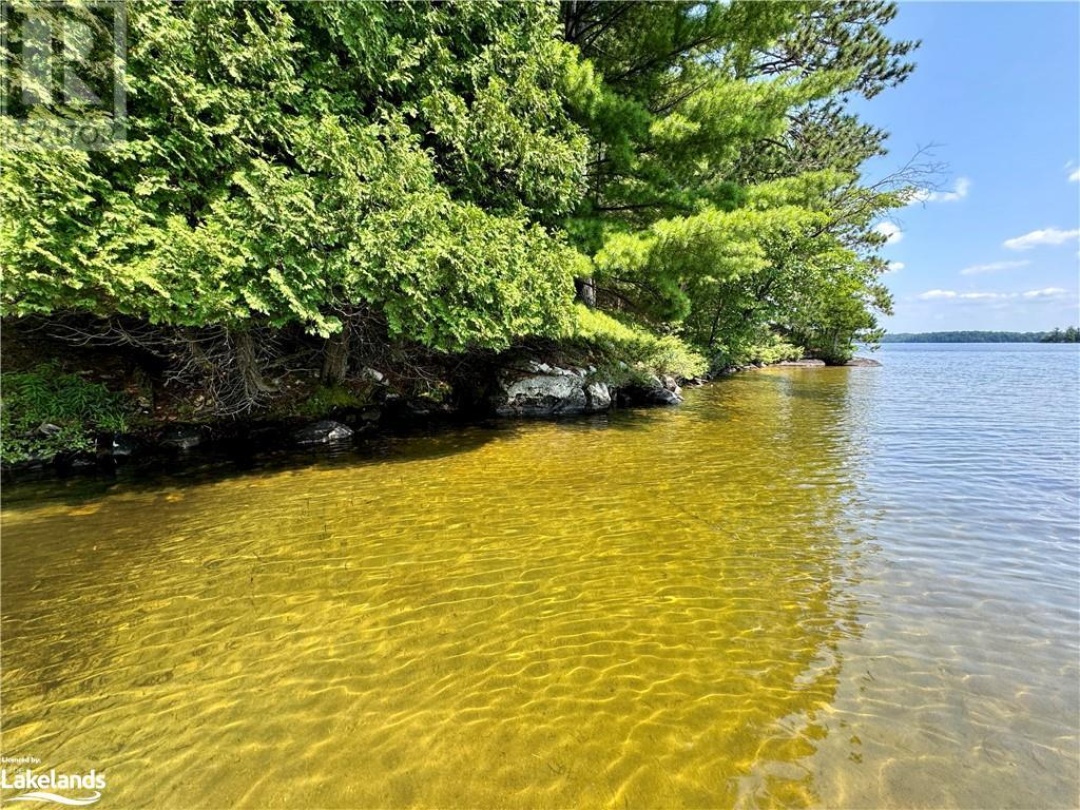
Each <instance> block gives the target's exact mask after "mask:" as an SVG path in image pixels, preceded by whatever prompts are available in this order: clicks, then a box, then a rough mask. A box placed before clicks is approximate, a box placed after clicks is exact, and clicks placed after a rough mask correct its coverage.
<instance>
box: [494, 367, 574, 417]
mask: <svg viewBox="0 0 1080 810" xmlns="http://www.w3.org/2000/svg"><path fill="white" fill-rule="evenodd" d="M552 372H553V373H551V374H530V375H529V376H527V377H521V378H519V379H517V380H513V381H510V380H504V381H503V383H502V385H501V386H500V389H499V392H498V394H497V399H496V402H495V412H496V413H497V414H498V415H499V416H565V415H569V414H575V413H585V411H586V409H587V408H588V404H589V403H588V400H587V398H586V396H585V389H584V387H583V385H582V383H583V380H582V379H581V378H580V377H578V376H577V375H576V374H573V373H572V372H571V373H566V372H565V371H563V370H562V369H552ZM557 372H563V373H557Z"/></svg>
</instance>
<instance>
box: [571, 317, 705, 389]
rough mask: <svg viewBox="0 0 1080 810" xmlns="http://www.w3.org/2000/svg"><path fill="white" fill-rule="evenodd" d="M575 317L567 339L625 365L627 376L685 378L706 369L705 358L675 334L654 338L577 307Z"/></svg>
mask: <svg viewBox="0 0 1080 810" xmlns="http://www.w3.org/2000/svg"><path fill="white" fill-rule="evenodd" d="M575 315H576V317H575V318H574V323H573V325H572V327H571V334H570V335H568V337H570V338H571V339H572V340H575V341H578V342H579V343H584V344H587V345H589V346H591V347H594V348H597V349H599V350H600V351H601V352H602V353H603V354H604V355H605V357H606V358H607V359H608V360H609V361H611V362H614V363H615V364H618V363H619V362H622V363H625V364H626V365H627V367H628V368H629V370H630V376H631V377H633V376H634V372H636V373H637V374H638V375H642V374H643V375H645V376H648V375H649V374H661V375H662V374H670V375H671V376H673V377H679V378H682V379H687V378H690V377H696V376H698V375H699V374H703V373H704V372H705V370H706V369H707V368H708V363H707V362H706V360H705V358H704V357H702V356H701V355H700V354H698V353H697V352H695V351H694V350H693V349H691V348H690V347H689V346H687V345H686V344H685V343H684V342H683V341H682V340H680V339H679V338H678V337H677V336H675V335H654V334H651V333H649V332H646V331H645V330H644V329H641V328H639V327H635V326H630V325H628V324H625V323H623V322H622V321H619V320H617V319H615V318H613V317H612V316H610V315H607V314H605V313H603V312H599V311H597V310H595V309H588V308H586V307H584V306H581V305H578V306H577V307H576V308H575ZM612 382H619V380H612Z"/></svg>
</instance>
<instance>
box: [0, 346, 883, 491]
mask: <svg viewBox="0 0 1080 810" xmlns="http://www.w3.org/2000/svg"><path fill="white" fill-rule="evenodd" d="M843 365H844V366H847V367H852V368H874V367H878V366H880V365H881V364H880V363H879V362H878V361H877V360H873V359H871V358H867V357H853V358H851V359H850V360H848V361H847V362H846V363H844V364H843ZM826 367H827V364H826V363H825V361H823V360H818V359H808V358H801V357H790V356H787V357H782V358H780V359H772V360H770V361H768V362H765V361H763V360H761V359H754V360H752V361H750V362H748V363H746V364H745V365H738V366H728V367H726V368H724V369H721V370H720V371H719V372H717V373H715V374H713V373H708V374H706V375H704V376H700V377H694V378H691V379H684V378H674V377H671V376H668V375H665V376H664V377H662V378H660V377H654V376H651V377H643V376H640V375H632V374H631V375H628V376H626V377H625V378H624V379H625V380H626V382H625V383H624V384H622V385H620V386H615V385H610V384H608V383H605V382H603V381H601V380H600V379H599V378H598V377H597V376H596V371H597V369H596V368H595V367H586V368H582V367H575V366H569V367H565V368H564V367H560V366H553V365H549V364H547V363H540V362H536V361H533V360H530V361H524V362H522V363H519V364H517V365H516V366H513V367H509V368H507V367H502V368H501V369H500V370H499V371H498V373H497V374H496V376H493V377H492V378H491V379H490V380H489V385H490V386H491V387H490V388H489V389H488V392H487V395H486V398H485V399H484V400H483V401H482V402H480V403H479V404H478V403H476V402H470V403H467V404H463V403H462V402H460V401H458V402H455V401H454V400H452V399H447V400H445V401H442V402H438V401H434V400H432V399H430V398H414V399H406V398H404V397H403V396H402V395H401V394H400V393H399V392H396V391H395V390H393V387H392V385H391V384H390V383H389V380H388V379H387V378H386V377H385V375H382V374H381V373H379V372H377V371H375V370H374V369H369V370H368V374H369V378H370V379H371V380H373V381H375V382H376V383H377V384H376V386H375V387H374V390H373V391H372V392H371V393H370V394H369V397H368V399H367V401H366V402H365V403H358V402H351V403H344V396H343V397H342V402H343V403H344V404H339V405H336V406H331V407H329V409H328V410H326V411H323V410H321V409H320V411H318V412H316V413H314V414H312V415H309V416H307V417H305V416H304V415H303V414H300V413H296V412H294V411H291V410H285V411H278V412H272V413H268V414H260V415H256V416H251V417H249V418H246V419H244V418H239V419H237V418H234V419H229V420H219V421H216V422H207V421H203V422H188V421H182V420H178V419H177V418H175V417H173V418H160V417H159V418H158V419H154V420H151V419H136V420H129V419H128V418H127V415H126V414H125V413H124V411H123V406H122V401H121V400H120V399H119V398H116V397H113V396H111V395H110V394H109V392H108V389H107V388H105V387H104V386H103V385H100V384H93V383H88V382H86V381H85V380H84V379H83V378H82V377H80V376H78V375H73V374H64V373H62V372H60V371H59V368H58V367H57V366H55V365H53V366H50V367H48V368H47V373H44V374H40V375H18V374H16V375H12V376H13V377H15V378H17V379H16V382H15V385H16V386H22V387H26V386H27V385H28V383H27V381H26V378H28V377H33V379H32V381H31V382H30V383H29V385H30V386H39V387H42V388H48V387H50V386H51V387H52V389H53V393H52V394H51V396H52V397H53V398H55V399H60V400H65V399H66V400H75V401H77V402H81V403H85V406H86V407H87V408H89V409H90V411H91V412H92V413H93V416H92V417H90V418H88V417H85V416H84V417H82V418H81V419H76V420H72V419H67V420H65V419H62V418H61V419H56V420H55V421H56V422H61V423H64V424H54V423H53V422H49V421H47V419H46V420H45V421H42V423H41V424H40V426H39V427H38V428H37V429H34V430H30V431H28V433H29V434H30V435H31V438H32V439H33V441H34V444H33V445H32V446H31V449H29V451H27V450H23V453H24V455H25V456H29V457H17V458H16V459H15V460H14V461H9V460H7V459H4V460H3V461H2V463H0V474H2V476H3V479H4V481H5V482H15V481H27V480H28V481H34V480H41V479H46V478H52V477H62V478H63V477H68V476H71V475H98V474H104V475H111V474H114V473H115V472H116V471H117V469H118V468H121V467H125V466H136V467H137V466H143V467H145V468H147V469H154V468H168V469H178V468H183V467H185V466H190V465H195V464H199V463H203V462H205V461H207V460H217V461H222V460H225V461H252V460H254V459H256V458H264V459H268V458H270V457H274V456H278V457H280V456H283V455H296V454H300V453H304V452H305V451H311V450H318V449H319V448H322V449H326V450H330V451H334V452H336V451H341V450H347V449H349V448H352V447H355V446H357V443H358V442H367V441H372V440H376V439H380V438H385V437H388V436H395V435H408V434H410V433H414V432H416V431H417V430H431V429H441V428H449V427H453V426H465V425H476V424H482V423H484V422H485V421H488V420H490V419H492V418H509V419H536V418H540V419H560V418H568V417H578V416H583V415H589V414H601V413H607V412H610V411H613V410H618V409H625V408H647V407H655V406H674V405H680V404H681V403H682V389H683V387H684V386H687V387H699V386H702V385H706V384H709V383H713V382H719V381H721V380H722V379H724V378H726V377H730V376H732V375H734V374H740V373H745V372H750V371H756V370H760V369H767V368H800V369H818V368H826ZM19 378H21V379H19ZM9 392H10V387H9ZM56 392H60V393H59V394H57V393H56ZM21 395H22V393H21V392H20V394H17V395H16V396H21ZM53 413H55V411H54V412H53ZM41 416H42V414H35V416H34V419H37V418H39V417H41ZM316 416H317V417H318V418H315V417H316ZM73 424H77V425H78V427H77V428H75V429H74V430H73V428H72V425H73ZM9 441H10V439H9Z"/></svg>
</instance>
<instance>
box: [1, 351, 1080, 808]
mask: <svg viewBox="0 0 1080 810" xmlns="http://www.w3.org/2000/svg"><path fill="white" fill-rule="evenodd" d="M890 379H894V377H890V376H889V369H852V370H843V369H840V370H816V371H800V370H784V371H779V370H777V371H770V372H766V373H758V374H752V375H746V376H744V377H740V378H738V379H735V380H731V381H727V382H725V383H723V384H720V385H716V386H711V387H709V388H706V389H702V390H699V391H694V392H690V397H689V399H688V402H687V405H686V406H684V407H683V408H681V409H678V410H658V411H648V412H641V413H634V414H625V413H620V414H615V415H612V416H611V417H610V418H602V419H593V420H587V421H582V422H565V423H542V424H528V425H509V426H508V425H502V426H498V427H495V428H473V429H469V430H463V431H455V432H449V433H444V434H440V435H438V436H434V437H428V438H420V439H416V438H414V439H408V440H398V441H394V442H391V443H390V444H389V446H388V447H387V448H385V453H384V457H383V458H382V459H381V460H380V461H378V462H377V463H375V462H369V461H364V460H363V459H359V458H357V459H338V460H336V461H335V462H334V463H329V464H324V465H316V466H308V467H304V468H293V469H264V470H261V471H253V472H249V473H247V474H245V475H236V476H231V477H228V476H217V477H214V476H206V477H205V478H204V479H202V480H199V481H192V480H186V479H185V480H172V479H161V480H159V481H157V482H155V483H153V484H148V485H141V486H136V485H131V484H114V485H112V486H109V487H107V491H102V490H103V489H106V487H104V486H103V485H102V486H97V485H92V484H80V485H75V486H73V487H71V488H65V490H64V491H63V492H62V493H53V497H49V498H45V499H43V498H41V497H40V493H41V492H42V490H41V489H40V488H39V489H35V490H21V491H20V490H13V491H11V492H9V493H6V503H5V512H4V516H3V529H4V534H3V567H2V570H0V575H2V586H3V623H2V630H3V641H4V647H3V664H4V666H3V673H2V690H3V692H2V694H3V721H4V736H3V752H4V754H5V755H8V756H16V755H32V756H36V757H39V758H40V759H41V760H42V765H43V767H55V768H57V769H65V768H66V769H68V770H71V771H80V770H82V771H85V770H88V769H89V768H97V769H98V770H99V771H104V772H105V773H106V775H107V776H108V780H109V782H108V787H107V789H106V790H105V791H104V793H105V798H104V799H103V800H102V805H101V806H103V807H104V806H111V807H123V808H127V807H156V808H223V807H231V806H236V807H250V808H271V807H287V808H294V807H327V808H329V807H407V806H422V807H485V806H486V807H492V806H500V807H502V806H514V807H568V806H574V807H577V806H581V807H590V806H591V807H608V806H614V805H618V806H647V807H723V806H770V805H783V806H808V805H827V806H840V805H848V806H867V805H873V806H887V805H893V806H919V805H928V806H929V805H933V806H941V805H944V804H948V805H953V806H975V805H979V804H982V805H983V806H990V805H994V804H998V803H1000V801H1002V798H1001V797H1006V798H1013V797H1017V796H1019V797H1023V796H1027V797H1028V799H1029V800H1028V801H1022V802H1020V803H1021V804H1029V805H1030V804H1036V805H1039V806H1071V805H1073V804H1075V802H1076V785H1077V765H1076V750H1077V749H1076V745H1077V742H1076V740H1077V735H1076V721H1075V717H1076V694H1075V693H1076V684H1077V677H1076V667H1075V659H1076V646H1075V640H1076V626H1075V625H1076V615H1077V613H1076V603H1075V600H1072V601H1070V599H1069V596H1068V588H1069V587H1070V586H1069V580H1067V579H1066V580H1061V579H1060V576H1061V575H1060V574H1059V579H1053V577H1052V576H1051V580H1052V581H1049V582H1044V583H1043V584H1044V585H1045V588H1044V587H1043V585H1040V586H1039V588H1038V590H1039V593H1038V594H1033V595H1032V596H1031V599H1030V600H1025V601H1024V605H1025V610H1027V611H1028V613H1027V614H1026V615H1020V614H1018V613H1017V611H1016V609H1015V607H1016V605H1015V598H1016V597H1015V594H1014V593H1013V590H1015V591H1016V593H1021V592H1022V589H1020V588H1017V589H1012V588H1010V587H1007V586H1003V585H1002V584H1001V582H1002V581H1003V580H1002V578H1000V577H999V578H997V579H996V580H995V581H989V582H988V581H986V580H984V579H980V576H981V574H980V571H979V570H978V566H979V565H980V562H979V561H980V559H983V558H984V557H985V554H987V553H989V552H988V551H987V549H988V548H990V547H991V546H993V542H992V538H991V539H990V540H987V538H986V537H985V536H984V534H982V533H981V528H980V527H981V526H982V524H981V523H979V522H978V515H976V516H975V517H974V518H973V519H972V521H971V522H968V523H964V524H963V525H962V527H961V526H959V525H958V526H957V527H953V528H945V527H944V526H943V525H936V529H934V531H936V532H937V534H936V535H935V539H934V540H933V542H931V540H930V538H929V537H927V538H926V543H925V544H924V545H925V549H924V550H923V551H919V549H920V548H923V547H922V546H920V543H922V539H920V538H919V537H917V536H916V535H917V534H918V532H923V531H926V530H928V529H929V528H933V527H934V526H935V521H937V522H940V521H948V520H949V519H951V517H952V516H951V515H950V514H948V513H947V512H941V513H937V514H936V517H935V513H934V511H933V510H935V509H937V508H938V507H937V506H936V505H935V499H934V498H933V497H932V495H933V493H926V492H922V491H918V492H917V494H918V495H919V499H920V500H921V503H919V502H915V503H912V502H910V501H909V500H905V497H904V496H903V494H902V493H900V494H896V493H895V492H894V493H893V494H890V495H888V497H886V494H885V492H884V491H885V489H890V488H893V489H895V487H894V486H893V485H896V484H898V483H900V482H901V479H902V475H901V474H900V473H896V472H895V471H896V470H898V469H899V467H900V466H902V465H898V463H897V459H895V458H891V457H890V454H891V453H893V450H892V449H891V448H892V447H893V446H894V445H893V444H892V443H891V442H892V439H891V438H890V436H888V435H884V434H883V433H882V431H881V430H880V429H878V426H877V425H876V424H875V421H874V420H876V419H880V418H881V417H880V416H879V414H880V413H882V408H884V407H886V406H884V405H882V402H883V401H884V400H888V399H889V398H890V396H891V393H890V390H891V389H890V386H891V385H892V384H891V383H890ZM894 416H895V415H890V417H889V418H893V417H894ZM911 429H912V431H915V430H916V428H915V427H912V428H911ZM900 444H903V443H900ZM897 446H900V445H897ZM905 452H906V451H905ZM927 452H928V453H930V452H932V450H930V449H928V450H927ZM884 462H887V465H886V466H887V468H888V469H890V470H893V471H894V473H887V472H886V473H883V472H882V471H881V466H882V464H883V463H884ZM1074 466H1075V465H1074ZM908 472H910V469H909V468H907V467H904V468H903V470H901V473H903V474H905V475H906V474H907V473H908ZM890 476H891V477H890ZM931 478H932V476H931ZM919 480H922V479H919ZM913 486H914V485H913ZM915 488H916V490H918V487H915ZM938 494H939V495H940V494H941V493H938ZM1070 504H1071V502H1068V503H1066V504H1065V506H1066V510H1065V519H1066V520H1067V518H1068V508H1069V507H1070ZM978 508H979V509H981V508H982V507H981V506H979V507H978ZM927 510H930V511H929V512H928V511H927ZM1060 515H1061V510H1060V509H1059V510H1058V511H1056V512H1055V510H1054V508H1053V507H1047V509H1046V510H1044V511H1041V512H1040V511H1038V510H1028V513H1026V514H1023V515H1014V518H1015V521H1016V522H1017V523H1018V524H1022V525H1023V528H1022V529H1021V528H1016V527H1013V528H1005V527H1002V526H1000V525H999V524H997V526H998V529H999V530H998V532H997V534H998V537H999V538H1001V537H1002V536H1004V535H1005V534H1008V536H1009V541H1008V542H1009V544H1010V545H1009V548H1012V549H1014V551H1011V552H1009V553H1008V554H1009V555H1012V556H1016V555H1024V554H1026V555H1028V557H1029V558H1034V556H1035V555H1039V554H1042V553H1043V552H1042V550H1040V549H1037V548H1032V547H1031V544H1030V543H1028V547H1027V548H1026V549H1025V550H1022V551H1021V550H1016V549H1024V541H1023V538H1024V537H1028V539H1029V540H1036V539H1037V540H1040V541H1042V540H1044V539H1045V538H1047V537H1050V536H1051V535H1053V536H1054V537H1055V538H1056V541H1055V542H1058V543H1059V544H1060V545H1061V547H1062V548H1063V549H1065V550H1066V551H1068V550H1069V549H1072V550H1073V551H1075V537H1074V536H1073V535H1070V534H1069V533H1068V530H1067V529H1066V530H1064V531H1063V530H1062V529H1061V521H1062V518H1061V516H1060ZM1039 520H1043V521H1044V522H1043V523H1039V522H1037V521H1039ZM1033 521H1034V522H1033ZM1055 521H1057V522H1056V523H1055ZM951 531H955V532H966V533H968V534H970V535H971V536H967V535H965V536H963V537H961V538H959V539H958V541H957V542H958V543H960V544H961V545H962V546H963V549H964V550H962V551H959V552H955V554H954V556H953V558H952V561H951V562H950V561H948V560H945V559H944V558H943V557H942V555H940V554H937V555H935V553H934V552H933V548H934V546H933V543H939V545H940V540H941V534H942V532H946V533H947V532H951ZM1025 532H1026V533H1027V534H1025ZM976 535H977V537H976ZM980 543H982V544H983V545H979V544H980ZM987 544H989V545H987ZM1070 544H1071V545H1070ZM975 548H978V554H976V553H975V551H974V550H973V549H975ZM920 555H921V556H920ZM1006 556H1008V555H1006ZM969 558H970V559H969ZM1025 560H1028V558H1024V559H1021V560H1019V561H1015V563H1013V562H1010V563H1009V565H1010V566H1011V567H1010V568H1009V571H1008V573H1007V576H1014V575H1015V576H1016V577H1020V578H1021V579H1022V578H1023V577H1024V576H1026V575H1028V574H1030V573H1031V571H1030V570H1029V571H1028V572H1027V574H1025V573H1024V571H1023V570H1022V569H1023V567H1024V565H1025ZM1028 562H1030V560H1028ZM950 566H953V567H950ZM984 567H986V566H984ZM1029 568H1030V566H1029ZM1031 570H1034V571H1035V572H1036V573H1037V574H1039V575H1040V576H1041V575H1042V573H1045V572H1040V571H1039V570H1038V568H1037V565H1036V568H1034V569H1031ZM1003 576H1005V575H1003ZM1007 576H1006V577H1005V578H1006V579H1007ZM1044 579H1045V577H1044ZM980 589H981V590H980ZM1055 589H1057V590H1055ZM931 591H932V592H931ZM973 600H974V601H973ZM1053 616H1056V617H1057V619H1056V622H1057V623H1056V624H1053V623H1051V617H1053ZM1032 625H1034V626H1035V629H1034V630H1033V627H1032ZM1063 645H1072V646H1063ZM1003 662H1008V664H1007V665H1006V664H1004V663H1003ZM1006 709H1007V711H1006ZM1070 710H1071V711H1072V714H1069V713H1068V712H1069V711H1070ZM1014 786H1015V787H1014ZM1010 790H1012V791H1013V792H1012V793H1009V792H1008V791H1010ZM950 791H951V792H950ZM1002 791H1005V792H1004V793H1003V792H1002ZM1025 791H1026V792H1025ZM106 802H107V803H108V804H107V805H106Z"/></svg>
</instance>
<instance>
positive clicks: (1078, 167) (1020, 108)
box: [858, 2, 1080, 332]
mask: <svg viewBox="0 0 1080 810" xmlns="http://www.w3.org/2000/svg"><path fill="white" fill-rule="evenodd" d="M888 32H889V34H890V36H891V37H892V38H893V39H921V40H922V41H923V45H922V47H921V48H919V50H918V51H917V52H916V53H915V61H916V63H917V64H918V67H917V68H916V70H915V72H914V74H912V76H911V77H910V78H909V79H908V80H907V81H906V82H905V83H904V84H902V85H900V87H897V88H892V89H890V90H886V91H884V92H883V93H881V94H880V95H878V96H877V97H876V98H874V99H872V100H871V101H869V102H867V103H865V104H862V103H860V105H859V107H858V109H859V111H860V113H861V115H862V116H863V117H864V118H865V119H866V120H868V121H870V122H871V123H873V124H875V125H877V126H881V127H883V128H885V129H886V130H888V131H889V132H891V133H892V137H891V138H890V139H889V141H888V147H889V150H890V153H889V155H888V156H887V157H886V158H882V159H878V160H875V161H874V162H872V163H871V164H869V165H868V166H867V172H866V174H867V176H868V178H870V179H877V178H878V177H880V176H881V175H883V174H887V173H888V172H889V171H891V170H894V169H896V168H899V167H900V166H902V165H903V164H904V163H905V162H906V161H907V160H908V159H909V158H910V157H912V156H913V155H914V154H915V153H916V152H917V150H918V149H919V148H920V147H924V146H927V145H930V144H934V145H935V148H934V159H935V160H937V161H940V162H942V163H944V164H947V169H946V171H945V172H944V173H943V174H942V175H941V176H940V177H939V178H938V180H937V185H936V187H937V188H938V193H937V194H932V195H930V197H929V199H927V200H925V201H924V202H922V203H916V204H913V205H909V206H908V207H906V208H904V209H903V210H901V211H898V212H896V213H895V215H894V217H893V218H892V221H891V222H890V223H888V224H887V225H884V226H883V227H885V228H895V229H898V230H897V231H896V235H895V236H894V237H893V240H894V241H891V242H890V243H889V244H887V245H886V246H885V247H884V249H883V253H884V255H885V256H886V257H887V258H888V259H889V260H890V261H891V262H892V263H893V266H894V267H895V268H896V269H894V270H893V271H892V272H890V273H889V274H888V275H886V276H885V281H886V283H887V284H888V286H889V288H890V289H891V290H892V291H893V294H894V296H895V299H896V302H895V310H896V314H895V315H894V316H893V317H891V318H885V319H883V323H884V325H885V326H886V327H887V328H888V329H889V330H890V331H893V332H923V331H938V330H950V329H1002V330H1017V331H1042V330H1045V329H1051V328H1053V327H1055V326H1060V327H1065V326H1069V325H1076V324H1080V284H1078V275H1080V254H1078V250H1080V239H1078V236H1080V4H1077V3H1027V2H1022V3H1021V2H1018V3H985V2H954V3H942V2H902V3H900V12H899V14H898V15H897V18H896V20H894V21H893V23H892V24H891V25H890V26H889V28H888ZM1070 176H1071V178H1072V179H1070Z"/></svg>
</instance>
